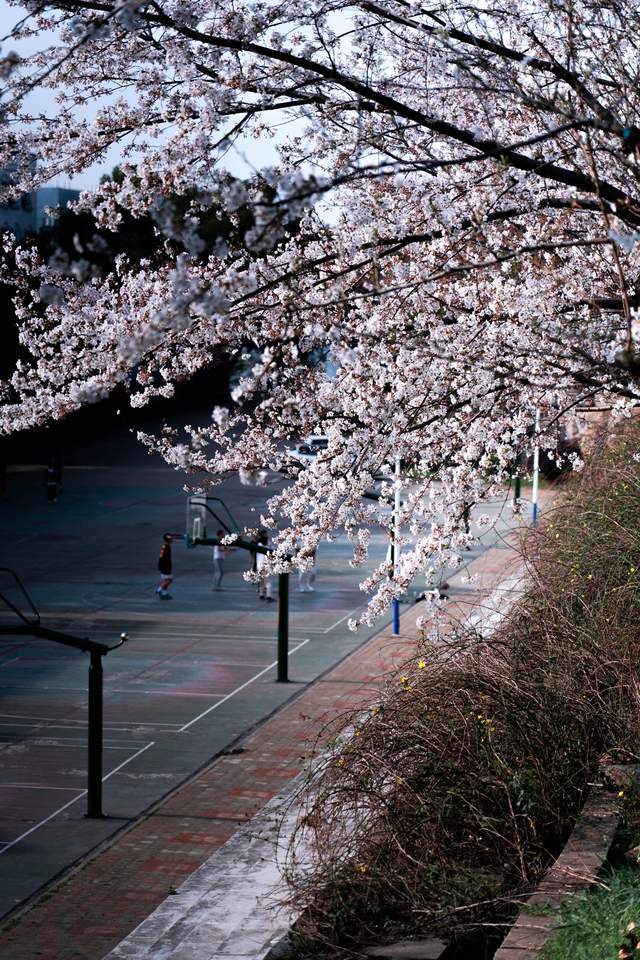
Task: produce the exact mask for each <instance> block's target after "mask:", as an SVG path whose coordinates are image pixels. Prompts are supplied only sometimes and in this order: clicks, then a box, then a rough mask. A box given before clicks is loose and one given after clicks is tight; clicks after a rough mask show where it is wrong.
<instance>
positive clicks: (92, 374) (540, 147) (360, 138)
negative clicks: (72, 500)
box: [0, 0, 640, 618]
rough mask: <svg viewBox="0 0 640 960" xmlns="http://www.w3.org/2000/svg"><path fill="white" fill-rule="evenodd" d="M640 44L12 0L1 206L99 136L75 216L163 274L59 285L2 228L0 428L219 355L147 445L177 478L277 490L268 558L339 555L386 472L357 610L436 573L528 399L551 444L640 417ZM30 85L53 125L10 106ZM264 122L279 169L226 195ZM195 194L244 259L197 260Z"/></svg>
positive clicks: (452, 27) (296, 2)
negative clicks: (103, 174) (232, 224)
mask: <svg viewBox="0 0 640 960" xmlns="http://www.w3.org/2000/svg"><path fill="white" fill-rule="evenodd" d="M52 36H53V37H55V38H56V39H55V40H54V41H53V42H51V37H52ZM638 36H640V10H639V9H638V6H637V4H636V3H635V2H633V0H619V2H618V0H611V2H602V0H599V2H596V0H495V2H493V3H491V4H486V3H473V2H470V3H469V2H462V0H452V2H450V3H448V4H446V5H445V4H439V3H435V2H434V3H431V2H427V0H425V2H420V0H381V2H375V0H373V2H369V0H361V2H351V3H349V2H343V0H335V2H332V0H305V2H304V3H303V2H300V0H281V2H275V0H274V2H259V0H170V2H164V0H152V2H148V3H147V2H142V0H116V2H115V3H114V2H111V0H68V2H66V0H57V2H52V3H47V2H39V0H29V3H28V4H27V12H26V14H25V16H24V19H23V20H22V21H21V22H20V23H19V25H18V27H16V29H15V30H14V31H13V37H12V40H11V41H8V42H7V44H5V48H4V49H5V53H4V59H3V60H2V64H1V71H2V73H3V74H4V77H5V80H4V83H5V89H4V93H3V95H2V108H3V112H4V130H5V136H4V137H3V147H2V156H1V158H0V165H4V166H5V167H6V168H11V170H12V176H11V178H10V179H11V181H12V184H11V186H9V187H8V188H7V189H8V190H9V191H11V190H13V191H14V193H15V192H19V191H20V190H24V189H28V188H31V187H32V186H33V185H34V184H36V183H39V182H46V181H47V180H49V179H50V178H51V177H52V176H54V175H57V174H60V173H67V174H74V173H77V172H79V171H82V170H84V169H86V168H87V167H89V166H90V165H92V164H93V163H95V162H96V161H97V160H99V159H100V158H101V157H102V156H104V154H105V151H106V150H107V149H109V148H111V147H112V146H113V145H114V144H119V145H120V146H121V150H122V153H123V157H124V160H123V163H122V167H121V169H122V173H123V176H122V179H121V181H120V182H117V183H116V182H113V181H111V182H108V183H104V184H102V185H100V186H99V187H97V188H96V189H95V190H94V191H88V192H86V193H84V194H83V195H82V196H81V200H80V203H79V208H80V209H85V210H88V211H91V212H92V214H93V215H94V216H95V217H96V221H97V223H98V224H99V225H100V226H101V227H103V228H109V229H112V230H117V229H118V227H119V222H120V216H121V214H120V212H119V211H122V210H126V211H128V213H129V214H130V215H132V216H134V217H142V216H147V215H151V216H152V217H153V219H154V222H155V224H156V228H157V230H158V232H159V233H160V234H162V235H164V237H165V238H166V249H167V251H168V255H167V258H166V260H165V261H164V262H163V263H162V264H158V263H157V262H154V263H152V262H151V261H149V262H147V261H145V260H142V261H141V262H139V263H135V264H133V263H130V262H128V261H127V260H126V259H125V258H124V257H123V258H120V259H119V260H118V261H117V263H116V265H115V268H114V269H113V270H112V271H109V272H107V273H106V274H105V275H104V276H100V277H96V276H83V275H82V271H81V270H78V269H76V270H75V272H74V274H73V275H69V274H68V273H67V272H65V271H64V270H62V269H60V268H59V267H56V264H55V263H54V264H52V263H44V262H41V260H39V258H38V256H37V255H36V253H35V252H34V251H33V250H30V249H24V250H20V249H17V250H16V249H14V248H13V246H12V241H11V240H10V238H7V239H6V247H7V249H9V248H10V250H9V254H10V257H9V259H10V261H11V262H12V263H14V264H15V268H14V270H13V276H12V279H13V281H14V282H17V283H19V284H20V289H21V294H20V297H19V301H20V304H19V312H20V319H21V342H22V344H23V345H24V346H25V347H26V348H28V350H29V352H30V354H31V357H32V360H31V361H30V362H27V361H26V360H25V361H22V362H20V364H19V365H18V368H17V369H16V370H15V373H14V374H13V376H12V378H11V379H10V380H8V381H7V382H6V383H4V384H3V386H2V395H1V400H2V417H3V423H4V427H5V429H7V430H11V429H16V428H24V427H28V426H31V425H33V424H37V423H41V422H43V421H44V420H46V419H48V418H51V417H54V418H57V417H62V416H64V415H65V414H66V413H67V412H69V411H71V410H73V409H75V408H77V407H78V406H80V405H82V404H84V403H87V402H91V401H92V400H95V399H97V398H100V397H102V396H104V395H106V394H108V393H109V392H110V391H111V390H112V389H113V388H114V387H115V386H116V385H117V384H121V383H130V385H131V402H132V403H133V404H143V403H145V402H146V401H147V400H148V399H149V398H150V397H152V396H155V395H158V394H160V395H169V394H170V393H171V391H172V389H173V384H174V383H175V381H176V379H179V378H181V377H184V376H187V375H189V373H191V372H192V371H194V370H197V369H199V368H201V367H202V366H204V365H206V364H207V361H208V358H209V357H210V355H211V351H212V350H213V349H220V348H222V349H224V350H225V351H227V352H230V353H233V354H238V355H241V356H242V355H248V356H253V357H254V358H257V359H255V362H254V363H253V366H252V368H251V369H250V372H249V373H248V374H247V376H246V377H245V378H244V379H243V380H242V381H241V383H240V385H239V387H238V389H237V390H236V391H235V393H234V396H233V400H234V403H233V405H232V407H231V408H230V409H222V408H216V409H215V410H214V411H213V416H212V420H211V424H210V425H209V426H207V427H205V428H197V429H195V428H194V429H190V430H188V431H187V434H186V435H185V436H175V435H173V434H165V435H163V436H162V437H160V438H156V439H153V438H148V437H147V438H145V442H147V443H150V444H154V445H155V446H156V447H157V448H158V449H160V450H161V451H162V453H163V454H164V456H165V457H166V459H167V460H168V461H169V462H170V463H173V464H175V465H176V466H177V467H180V468H184V469H185V470H186V471H188V472H189V473H190V474H192V475H194V476H195V480H196V482H200V481H202V482H203V483H205V482H206V483H208V482H210V481H211V480H215V479H219V478H224V477H225V476H227V475H229V473H230V472H235V471H239V470H255V469H259V468H261V467H264V466H269V467H270V468H271V469H273V470H278V471H284V472H288V473H289V474H290V475H292V482H291V483H290V484H289V485H288V486H287V487H286V489H285V490H284V491H283V492H281V493H279V494H277V495H275V496H274V497H273V498H272V500H271V501H270V504H269V509H270V512H271V516H270V517H265V522H266V523H269V524H271V523H272V522H275V520H276V519H277V518H280V520H281V521H282V520H284V521H285V522H284V523H282V522H281V524H280V532H279V533H278V534H277V537H276V539H275V545H276V554H275V556H274V559H273V563H274V565H275V566H276V567H279V568H282V567H284V566H286V563H287V561H286V559H285V557H286V556H287V555H288V554H291V553H293V552H294V551H295V549H296V548H298V549H300V548H301V553H300V554H299V555H300V556H302V558H303V562H304V557H305V556H308V555H309V554H310V553H311V552H312V550H313V549H315V547H316V546H317V544H318V542H319V540H321V539H322V538H325V537H331V536H333V535H334V534H335V533H336V532H337V531H339V530H346V531H347V533H348V535H349V536H350V537H352V539H353V544H354V557H353V563H354V564H360V563H362V562H363V561H364V559H365V558H366V555H367V544H368V537H369V534H368V531H369V530H370V529H371V527H372V525H374V524H376V523H382V524H383V525H386V526H387V527H388V526H389V524H390V518H389V513H388V510H386V509H385V508H384V506H380V505H374V504H372V503H370V502H369V501H364V500H363V499H362V493H363V491H364V490H366V489H367V488H369V487H370V486H371V483H372V479H373V477H374V476H376V475H378V474H379V472H380V471H383V472H384V471H385V468H386V465H387V464H390V463H393V462H394V460H395V459H396V458H398V457H399V458H401V460H402V462H403V465H404V472H403V476H402V479H401V480H400V481H392V480H391V481H389V482H388V483H386V484H385V485H384V487H383V493H384V494H385V495H386V496H387V497H389V498H390V497H392V495H393V487H394V483H397V482H399V483H400V484H401V485H402V487H403V491H404V492H403V497H404V505H403V508H402V517H401V520H402V530H403V537H404V541H405V543H404V545H403V549H402V555H401V560H400V564H399V567H398V569H397V570H396V576H395V578H394V579H393V581H390V580H389V578H388V572H389V569H388V566H387V565H386V564H382V565H380V567H379V568H378V569H377V570H376V571H375V572H374V573H373V574H372V575H370V576H369V577H368V578H367V579H366V580H365V581H364V584H363V586H364V588H365V589H367V590H368V591H370V592H371V593H372V595H373V599H372V601H371V604H370V607H369V611H368V613H367V614H366V616H367V617H369V618H370V617H372V616H374V615H375V614H376V613H377V612H379V611H380V610H381V609H382V608H383V607H384V605H385V604H386V603H388V602H389V600H390V598H391V597H392V596H393V595H394V593H398V594H399V593H401V592H402V591H403V590H405V589H406V587H407V585H408V584H409V583H410V581H411V579H412V577H413V576H414V575H415V574H416V572H417V571H419V570H424V569H428V568H429V567H430V565H431V564H432V563H433V558H434V557H440V558H441V559H443V560H445V559H446V560H450V561H452V562H455V558H456V556H457V554H458V552H459V551H460V549H461V548H462V547H464V546H465V545H466V543H467V542H468V539H469V534H468V533H467V532H466V530H465V523H464V517H465V510H466V507H467V505H468V504H469V503H479V502H481V501H482V500H483V499H486V498H487V497H488V496H490V495H491V494H492V493H493V492H495V490H496V488H497V485H498V484H500V483H501V482H503V481H504V480H505V478H506V477H508V476H509V475H510V473H511V472H512V471H513V468H514V463H515V462H516V460H517V458H518V456H519V455H521V454H522V453H523V452H524V451H526V450H527V447H528V445H529V444H530V442H531V436H530V435H531V429H530V428H531V424H532V422H533V420H534V411H535V410H536V409H540V410H541V411H542V422H543V424H544V430H545V432H546V433H547V434H548V436H549V438H551V436H552V433H553V432H554V428H555V425H556V424H557V422H558V420H559V419H561V418H562V417H563V416H564V415H565V414H566V413H567V412H568V411H571V410H572V409H573V408H574V407H576V406H580V405H584V404H588V403H590V402H594V401H596V400H597V402H598V404H599V405H601V406H606V407H610V408H612V409H613V410H614V411H615V412H616V413H618V414H619V415H628V414H629V413H630V411H631V410H632V408H633V407H634V406H635V405H636V404H637V402H638V399H639V397H640V392H639V388H638V374H639V372H640V347H638V337H639V336H640V326H639V324H638V316H637V314H636V307H637V305H638V294H639V292H640V291H639V290H638V289H637V279H636V276H637V270H638V252H637V251H638V246H637V240H638V239H639V236H640V234H639V233H638V227H639V224H640V202H639V199H638V149H639V148H640V121H639V120H638V96H639V90H640V87H639V84H638V72H639V67H640V56H639V51H638V41H637V37H638ZM38 37H41V42H42V48H41V49H40V51H39V52H38V53H35V54H33V55H31V56H29V57H28V58H27V59H24V60H21V59H20V58H19V57H18V56H17V55H16V54H14V53H12V51H11V49H10V44H11V43H13V42H14V41H16V42H17V41H20V40H24V39H25V38H29V39H30V42H31V43H34V42H35V40H36V39H37V38H38ZM14 45H15V43H14ZM42 89H47V90H52V91H55V92H56V93H57V94H58V100H57V102H58V104H59V106H58V108H57V110H56V111H49V112H48V113H47V114H46V115H45V114H44V113H43V114H38V115H34V112H33V109H32V107H31V104H32V103H33V97H32V94H33V92H34V90H42ZM80 108H82V109H83V110H84V111H85V113H86V111H87V110H89V108H90V113H91V118H90V119H78V110H79V109H80ZM275 130H277V131H278V150H279V158H280V159H279V162H278V163H277V165H275V166H272V167H270V168H268V169H260V171H259V176H258V175H257V176H256V177H255V180H254V181H253V182H252V183H250V184H249V185H247V184H245V183H241V182H239V181H234V180H232V179H231V178H229V176H228V175H227V173H226V171H225V162H226V161H225V158H226V157H227V156H228V154H229V152H230V151H231V152H232V151H234V150H237V151H242V152H243V153H245V154H246V157H247V160H248V161H249V162H251V163H253V164H254V167H255V168H256V169H257V168H258V167H259V166H260V164H259V154H260V146H261V143H262V142H263V141H264V140H265V138H268V137H270V136H271V135H272V134H273V133H274V131H275ZM34 157H36V158H37V160H38V163H37V165H36V166H35V167H34V163H33V158H34ZM175 195H181V196H188V197H189V198H190V200H189V203H188V204H186V205H185V204H183V205H182V206H181V207H180V208H179V209H178V208H176V206H175V205H174V204H173V203H172V202H171V197H172V196H175ZM213 204H221V205H222V207H223V208H224V209H225V210H226V211H227V212H228V214H229V215H230V216H231V217H232V218H233V217H234V216H236V211H239V210H240V209H243V208H246V207H250V208H251V210H252V212H253V219H252V225H251V228H250V229H249V230H247V231H246V232H245V233H244V236H243V237H242V238H241V240H240V241H238V242H229V243H219V244H217V245H215V246H214V247H213V248H212V247H211V246H208V245H207V244H206V243H205V241H204V240H203V238H202V235H201V232H200V224H201V222H202V218H203V216H204V214H205V211H206V210H207V209H209V208H210V207H211V206H212V205H213ZM293 222H295V223H296V224H298V223H299V227H298V228H297V229H296V231H295V232H293V233H292V231H291V230H290V225H291V224H292V223H293ZM311 432H315V433H323V434H325V435H326V436H327V437H328V440H329V443H328V447H327V449H326V450H325V451H322V452H321V453H320V454H319V455H318V457H317V459H316V462H315V463H314V464H313V465H311V466H310V467H308V468H307V469H305V470H301V471H299V472H298V473H297V474H296V471H295V469H294V467H293V465H292V463H291V461H290V458H289V457H288V454H287V452H286V448H287V446H288V445H290V442H291V440H292V439H296V438H300V437H302V436H304V435H305V434H307V433H311ZM548 442H549V444H551V443H552V440H551V439H549V441H548ZM434 479H437V480H439V481H440V482H439V483H437V484H436V483H434V482H433V481H434ZM479 522H482V517H480V520H479Z"/></svg>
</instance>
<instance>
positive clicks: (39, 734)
mask: <svg viewBox="0 0 640 960" xmlns="http://www.w3.org/2000/svg"><path fill="white" fill-rule="evenodd" d="M35 726H37V727H38V729H37V730H34V734H33V737H30V738H29V739H28V740H27V741H26V742H27V743H33V741H34V740H38V739H40V740H60V739H64V738H61V737H58V736H54V735H52V736H49V735H48V734H47V730H73V731H77V732H78V733H80V732H81V731H82V730H83V728H82V727H71V726H66V725H64V724H60V723H51V724H48V725H47V726H45V725H44V724H35V723H2V721H0V728H1V727H10V728H13V727H27V728H28V729H33V728H34V727H35ZM148 726H151V724H148V723H132V724H131V729H128V728H127V727H108V728H107V727H103V731H104V732H105V733H127V734H131V733H133V731H134V729H139V728H140V727H148ZM173 726H174V727H179V726H180V724H179V723H174V724H173ZM84 729H85V730H86V726H85V728H84ZM162 732H163V731H162V730H157V731H156V733H162ZM165 732H166V733H172V732H173V731H172V730H167V731H165ZM0 736H9V734H4V733H0ZM22 736H24V734H22ZM74 739H76V740H82V741H83V742H84V741H85V740H86V737H75V738H74ZM120 739H121V740H124V737H121V738H120ZM22 742H25V741H22ZM104 742H105V743H109V742H112V743H117V741H116V740H111V741H110V740H109V739H108V738H105V741H104Z"/></svg>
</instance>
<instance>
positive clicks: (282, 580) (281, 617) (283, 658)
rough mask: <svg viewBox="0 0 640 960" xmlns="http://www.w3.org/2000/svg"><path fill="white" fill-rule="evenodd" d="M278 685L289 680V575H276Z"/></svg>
mask: <svg viewBox="0 0 640 960" xmlns="http://www.w3.org/2000/svg"><path fill="white" fill-rule="evenodd" d="M276 679H277V681H278V683H287V681H288V680H289V574H288V573H280V574H278V676H277V678H276Z"/></svg>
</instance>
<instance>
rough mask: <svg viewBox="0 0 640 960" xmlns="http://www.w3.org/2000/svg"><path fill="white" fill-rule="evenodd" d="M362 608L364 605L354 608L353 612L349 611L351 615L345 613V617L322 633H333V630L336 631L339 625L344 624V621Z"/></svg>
mask: <svg viewBox="0 0 640 960" xmlns="http://www.w3.org/2000/svg"><path fill="white" fill-rule="evenodd" d="M362 607H363V604H360V605H359V606H357V607H354V608H353V610H350V611H349V613H345V615H344V617H340V619H339V620H336V622H335V623H332V624H331V626H330V627H327V628H326V629H325V630H322V631H321V632H322V633H331V631H332V630H335V628H336V627H337V626H338V625H339V624H341V623H342V622H343V620H346V619H347V617H350V616H352V614H354V613H357V612H358V610H362Z"/></svg>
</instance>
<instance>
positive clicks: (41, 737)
mask: <svg viewBox="0 0 640 960" xmlns="http://www.w3.org/2000/svg"><path fill="white" fill-rule="evenodd" d="M176 732H178V733H179V732H180V731H176ZM86 742H87V738H86V737H48V736H47V735H46V733H41V734H38V735H37V736H35V737H33V738H32V739H30V740H21V741H20V746H24V747H26V746H30V747H44V746H54V745H57V744H62V743H86ZM117 742H120V743H125V744H126V740H125V741H114V740H103V747H104V749H105V750H131V744H128V745H126V746H123V747H114V746H113V744H114V743H117ZM5 743H15V741H11V740H7V741H5Z"/></svg>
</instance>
